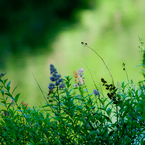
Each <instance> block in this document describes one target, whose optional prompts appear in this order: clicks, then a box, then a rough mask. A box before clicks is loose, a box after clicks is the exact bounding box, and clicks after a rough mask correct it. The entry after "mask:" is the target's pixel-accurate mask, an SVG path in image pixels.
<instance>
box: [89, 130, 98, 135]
mask: <svg viewBox="0 0 145 145" xmlns="http://www.w3.org/2000/svg"><path fill="white" fill-rule="evenodd" d="M94 133H95V134H97V131H92V132H91V133H90V134H89V136H91V135H92V134H94Z"/></svg>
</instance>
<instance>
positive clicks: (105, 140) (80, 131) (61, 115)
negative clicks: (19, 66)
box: [0, 64, 145, 145]
mask: <svg viewBox="0 0 145 145" xmlns="http://www.w3.org/2000/svg"><path fill="white" fill-rule="evenodd" d="M52 66H53V69H52ZM143 67H144V66H143ZM124 68H125V66H124ZM124 68H123V70H125V69H124ZM51 71H52V73H51V74H52V75H53V76H55V77H54V78H52V77H50V79H51V80H52V82H57V81H58V80H61V81H62V79H61V78H60V77H61V75H59V74H57V70H56V69H55V67H54V65H52V64H51ZM83 73H84V72H83V69H82V68H81V69H79V72H78V73H77V71H74V78H75V84H74V85H72V83H73V82H72V81H73V78H72V77H71V76H65V78H64V79H63V82H62V84H65V85H63V87H59V84H57V83H55V84H56V85H54V84H53V85H52V83H50V84H49V86H48V88H49V93H48V94H47V93H46V94H44V93H43V97H44V99H46V98H47V99H46V103H45V105H43V106H41V107H40V108H38V109H37V108H35V107H33V108H30V107H28V104H27V103H25V102H23V101H22V102H21V103H20V104H19V105H18V102H19V99H20V98H19V96H20V94H19V93H18V94H17V95H13V93H14V91H15V89H16V88H14V90H12V93H11V87H10V83H11V81H9V82H8V79H3V78H4V75H5V74H3V73H1V74H0V83H1V84H0V91H1V98H0V102H1V105H3V106H4V109H2V110H1V114H0V134H1V136H0V140H1V144H13V143H14V144H30V145H33V144H60V145H61V144H62V145H63V144H99V145H110V144H113V145H116V144H119V145H125V144H134V145H137V144H145V112H144V110H145V106H144V104H145V91H144V90H145V85H144V84H143V82H141V81H140V82H139V83H137V84H134V83H133V81H130V80H129V79H128V82H127V83H125V82H122V83H121V84H119V85H118V86H114V84H108V83H107V81H105V80H104V79H103V78H102V79H101V82H102V85H103V87H105V89H106V91H107V96H106V97H105V96H104V95H103V94H104V93H103V92H102V91H100V90H99V89H98V88H96V85H95V84H94V85H95V86H94V88H95V91H94V93H89V90H88V89H87V86H86V84H85V81H84V77H83ZM58 76H59V77H58ZM111 76H112V75H111ZM7 82H8V83H7ZM37 84H38V82H37ZM38 86H39V84H38ZM52 86H53V87H52ZM39 88H40V86H39ZM40 90H41V92H43V91H42V89H41V88H40ZM45 95H46V96H45ZM14 96H15V97H14ZM9 100H11V102H10V103H9Z"/></svg>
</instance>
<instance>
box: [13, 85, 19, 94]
mask: <svg viewBox="0 0 145 145" xmlns="http://www.w3.org/2000/svg"><path fill="white" fill-rule="evenodd" d="M17 87H18V86H16V87H15V88H14V89H13V91H12V95H13V93H14V91H15V90H16V88H17Z"/></svg>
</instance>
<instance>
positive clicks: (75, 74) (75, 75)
mask: <svg viewBox="0 0 145 145" xmlns="http://www.w3.org/2000/svg"><path fill="white" fill-rule="evenodd" d="M74 77H75V78H78V77H79V75H78V73H77V71H76V70H75V71H74Z"/></svg>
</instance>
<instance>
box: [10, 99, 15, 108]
mask: <svg viewBox="0 0 145 145" xmlns="http://www.w3.org/2000/svg"><path fill="white" fill-rule="evenodd" d="M11 106H12V107H13V106H15V100H14V99H12V100H11Z"/></svg>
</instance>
